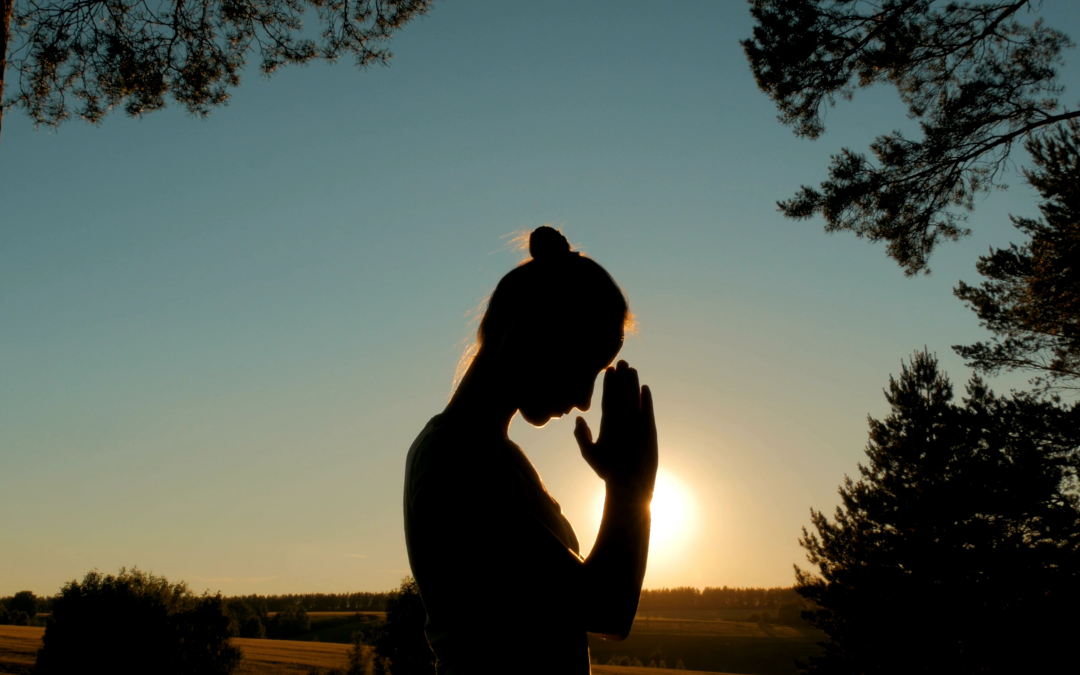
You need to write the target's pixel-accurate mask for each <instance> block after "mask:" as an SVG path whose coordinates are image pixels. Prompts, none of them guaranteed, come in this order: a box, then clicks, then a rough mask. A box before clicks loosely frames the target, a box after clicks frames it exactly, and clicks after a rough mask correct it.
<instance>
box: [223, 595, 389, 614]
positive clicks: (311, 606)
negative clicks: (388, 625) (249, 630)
mask: <svg viewBox="0 0 1080 675" xmlns="http://www.w3.org/2000/svg"><path fill="white" fill-rule="evenodd" d="M389 597H390V591H384V592H378V593H370V592H364V593H287V594H285V595H237V596H232V597H229V598H227V600H228V601H230V602H231V601H240V602H244V603H246V604H247V605H249V606H250V607H252V608H256V609H262V610H263V611H266V612H280V611H283V610H284V609H285V608H286V607H303V608H304V609H306V610H307V611H309V612H383V611H386V600H387V598H389Z"/></svg>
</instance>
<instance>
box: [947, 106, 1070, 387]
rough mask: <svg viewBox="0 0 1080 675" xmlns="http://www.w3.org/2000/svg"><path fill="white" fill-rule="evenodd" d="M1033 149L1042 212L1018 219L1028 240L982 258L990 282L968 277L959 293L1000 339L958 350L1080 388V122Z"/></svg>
mask: <svg viewBox="0 0 1080 675" xmlns="http://www.w3.org/2000/svg"><path fill="white" fill-rule="evenodd" d="M1027 149H1028V152H1029V153H1030V154H1031V156H1032V159H1033V162H1034V165H1035V167H1034V169H1032V170H1029V171H1026V172H1025V175H1026V176H1027V179H1028V182H1029V183H1031V185H1032V186H1034V187H1035V189H1036V190H1038V192H1039V195H1040V196H1041V197H1042V200H1043V201H1042V203H1041V204H1040V206H1039V210H1040V211H1041V212H1042V218H1041V219H1039V220H1036V219H1032V218H1017V217H1013V219H1012V220H1013V224H1014V225H1016V227H1017V228H1018V229H1019V230H1020V231H1021V232H1023V233H1024V234H1026V235H1027V236H1028V238H1029V239H1028V241H1027V242H1026V243H1024V244H1023V245H1021V246H1017V245H1016V244H1012V245H1010V246H1009V248H1005V249H993V250H991V251H990V254H989V255H987V256H983V257H982V258H980V259H979V263H978V270H979V273H980V274H982V275H983V276H984V277H986V279H987V280H986V281H984V282H983V283H982V284H980V285H978V286H969V285H968V284H965V283H964V282H960V285H959V286H958V287H957V288H956V290H955V293H956V295H957V297H959V298H960V299H961V300H963V301H964V302H965V303H967V304H968V306H969V307H971V308H972V309H973V310H974V311H975V313H976V314H977V315H978V317H979V320H980V322H981V323H982V325H983V326H984V327H986V328H988V329H989V330H990V331H991V333H993V334H994V337H993V338H992V339H991V340H990V341H989V342H978V343H976V344H974V345H969V346H957V347H954V349H956V351H957V352H958V353H959V354H960V355H961V356H963V357H964V358H966V359H968V360H969V362H970V364H971V365H973V366H974V367H976V368H978V369H979V370H982V371H984V372H988V373H991V374H993V373H996V372H998V371H1001V370H1016V369H1022V370H1031V371H1034V372H1036V373H1038V375H1037V377H1036V378H1035V379H1034V383H1035V384H1036V385H1041V386H1043V387H1044V388H1045V389H1049V388H1053V387H1062V388H1073V389H1075V388H1080V384H1078V383H1080V124H1077V123H1076V122H1075V121H1074V122H1071V123H1070V124H1068V125H1067V126H1064V127H1060V128H1058V129H1057V130H1056V131H1055V132H1054V133H1051V134H1048V135H1046V136H1044V137H1043V138H1040V139H1035V140H1032V141H1029V142H1028V143H1027Z"/></svg>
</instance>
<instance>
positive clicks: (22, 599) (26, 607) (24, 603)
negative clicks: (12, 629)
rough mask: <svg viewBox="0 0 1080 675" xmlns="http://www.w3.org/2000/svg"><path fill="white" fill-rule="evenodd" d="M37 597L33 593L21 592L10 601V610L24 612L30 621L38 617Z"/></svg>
mask: <svg viewBox="0 0 1080 675" xmlns="http://www.w3.org/2000/svg"><path fill="white" fill-rule="evenodd" d="M37 608H38V603H37V597H36V596H35V595H34V592H33V591H19V592H18V593H16V594H15V595H14V596H12V598H11V600H9V601H8V609H9V610H11V611H13V612H24V613H25V614H26V616H27V618H29V619H33V618H34V617H35V616H37Z"/></svg>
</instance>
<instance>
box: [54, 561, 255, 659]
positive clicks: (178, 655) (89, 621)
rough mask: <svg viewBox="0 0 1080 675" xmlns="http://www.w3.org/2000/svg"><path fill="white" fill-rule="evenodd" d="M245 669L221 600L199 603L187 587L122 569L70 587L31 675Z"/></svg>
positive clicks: (201, 599)
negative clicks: (232, 640)
mask: <svg viewBox="0 0 1080 675" xmlns="http://www.w3.org/2000/svg"><path fill="white" fill-rule="evenodd" d="M239 663H240V651H239V650H238V649H236V648H235V647H233V646H231V645H230V644H229V617H228V615H227V614H226V613H225V607H224V602H223V600H222V598H221V596H220V595H203V596H201V597H200V596H196V595H194V594H192V593H191V591H189V590H188V588H187V586H186V585H184V584H183V583H179V584H170V583H169V581H168V579H165V578H164V577H159V576H154V575H153V574H147V573H145V572H141V571H139V570H135V569H133V570H131V571H127V570H124V569H121V570H120V573H119V574H118V575H116V576H113V575H111V574H109V575H102V574H100V573H99V572H96V571H94V572H89V573H87V574H86V576H85V577H83V580H82V581H81V582H79V581H71V582H68V583H67V584H65V585H64V588H63V589H62V590H61V591H60V594H59V596H57V597H56V599H55V601H54V602H53V607H52V616H50V617H49V620H48V623H47V624H46V626H45V635H44V637H43V639H42V647H41V650H40V651H39V652H38V657H37V664H36V665H35V666H34V671H33V672H34V673H35V675H51V674H52V673H58V674H63V675H67V674H68V673H80V672H98V671H101V672H108V673H115V674H116V675H127V674H129V673H130V674H132V675H135V674H140V675H141V674H142V673H161V674H163V675H229V673H232V672H234V671H235V670H236V668H237V666H238V665H239Z"/></svg>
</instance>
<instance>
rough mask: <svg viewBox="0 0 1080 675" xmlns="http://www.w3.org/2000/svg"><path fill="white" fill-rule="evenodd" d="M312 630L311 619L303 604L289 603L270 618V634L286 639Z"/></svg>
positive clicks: (273, 636)
mask: <svg viewBox="0 0 1080 675" xmlns="http://www.w3.org/2000/svg"><path fill="white" fill-rule="evenodd" d="M310 630H311V619H309V618H308V614H307V610H306V609H304V606H303V605H289V606H288V607H286V608H285V609H283V610H281V611H280V612H278V613H277V614H276V615H274V618H273V619H271V620H270V630H269V631H268V632H269V635H270V637H272V638H276V639H282V640H286V639H288V638H292V637H296V636H297V635H302V634H304V633H307V632H309V631H310Z"/></svg>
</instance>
